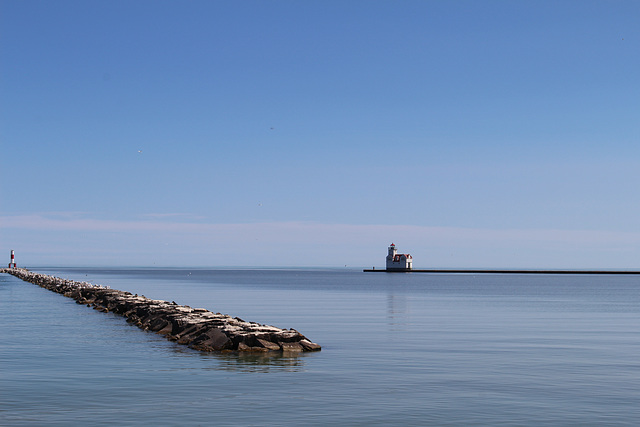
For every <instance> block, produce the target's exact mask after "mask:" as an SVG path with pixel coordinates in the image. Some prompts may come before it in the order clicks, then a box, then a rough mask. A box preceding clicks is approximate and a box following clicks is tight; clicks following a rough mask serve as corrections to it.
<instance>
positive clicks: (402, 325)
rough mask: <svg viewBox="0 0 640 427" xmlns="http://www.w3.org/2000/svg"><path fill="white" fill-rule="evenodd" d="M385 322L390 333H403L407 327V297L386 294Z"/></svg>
mask: <svg viewBox="0 0 640 427" xmlns="http://www.w3.org/2000/svg"><path fill="white" fill-rule="evenodd" d="M387 322H388V324H389V329H390V330H391V331H404V330H405V329H406V325H407V297H406V296H405V295H394V294H391V293H390V294H387Z"/></svg>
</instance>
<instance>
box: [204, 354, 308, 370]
mask: <svg viewBox="0 0 640 427" xmlns="http://www.w3.org/2000/svg"><path fill="white" fill-rule="evenodd" d="M317 354H318V353H277V352H275V353H251V352H231V353H215V352H212V353H200V357H201V358H203V359H205V360H206V359H215V360H216V361H217V362H218V364H217V365H216V366H211V367H210V368H208V369H214V370H223V371H236V372H238V371H239V372H260V373H269V372H302V371H303V370H304V366H305V360H304V359H305V358H307V357H313V356H315V355H317Z"/></svg>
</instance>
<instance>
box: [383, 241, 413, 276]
mask: <svg viewBox="0 0 640 427" xmlns="http://www.w3.org/2000/svg"><path fill="white" fill-rule="evenodd" d="M412 269H413V257H412V256H411V255H410V254H399V253H398V250H397V249H396V245H395V244H393V243H392V244H391V245H389V253H388V255H387V271H411V270H412Z"/></svg>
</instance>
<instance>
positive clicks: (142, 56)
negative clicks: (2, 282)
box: [0, 0, 640, 268]
mask: <svg viewBox="0 0 640 427" xmlns="http://www.w3.org/2000/svg"><path fill="white" fill-rule="evenodd" d="M639 19H640V3H638V2H636V1H549V2H546V1H536V2H524V1H462V0H461V1H375V0H374V1H303V2H301V1H239V2H228V1H190V2H177V1H156V0H154V1H134V2H129V1H118V0H116V1H113V0H111V1H92V2H86V1H64V0H61V1H56V2H49V1H29V0H28V1H6V0H5V1H1V2H0V43H1V44H0V55H1V58H2V63H1V74H0V77H1V79H0V85H1V91H2V92H1V94H2V96H1V98H2V102H1V103H0V108H1V117H0V120H1V122H0V144H1V146H0V147H1V150H2V153H1V154H0V166H1V169H0V179H1V181H2V185H1V188H0V250H2V251H6V253H7V259H8V253H9V250H10V249H15V250H16V254H17V261H18V263H19V264H22V265H32V266H35V265H63V266H74V265H96V266H101V265H114V266H131V265H139V266H152V265H157V266H161V265H162V266H180V265H190V266H211V267H216V266H344V265H347V266H351V267H359V266H364V267H370V266H373V265H378V266H382V265H383V260H384V256H385V255H386V247H387V245H388V244H389V243H391V242H395V243H396V245H398V247H399V250H400V251H401V252H410V253H411V254H412V255H413V256H414V266H415V267H416V268H429V267H462V268H463V267H504V268H587V267H588V268H638V267H640V265H639V261H638V260H639V259H640V224H639V221H638V218H640V203H638V200H637V197H636V194H637V188H639V184H640V180H639V174H640V172H639V171H640V144H639V142H640V120H639V113H640V108H639V107H640V102H639V100H640V83H639V80H638V76H639V75H640V55H639V53H640V27H638V25H637V23H638V21H639ZM7 262H8V261H7Z"/></svg>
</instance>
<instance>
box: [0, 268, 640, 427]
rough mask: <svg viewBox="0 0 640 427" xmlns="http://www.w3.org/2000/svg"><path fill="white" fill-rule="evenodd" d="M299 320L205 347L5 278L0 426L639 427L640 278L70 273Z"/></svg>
mask: <svg viewBox="0 0 640 427" xmlns="http://www.w3.org/2000/svg"><path fill="white" fill-rule="evenodd" d="M32 270H33V271H37V272H42V273H46V274H53V275H56V276H60V277H67V278H71V279H75V280H86V281H91V282H93V283H99V284H103V285H109V286H111V287H112V288H116V289H121V290H126V291H130V292H133V293H138V294H143V295H146V296H147V297H150V298H156V299H164V300H168V301H176V302H177V303H179V304H186V305H191V306H193V307H204V308H207V309H209V310H211V311H214V312H222V313H225V314H231V315H233V316H238V317H241V318H243V319H245V320H250V321H255V322H259V323H267V324H271V325H275V326H279V327H284V328H290V327H291V328H295V329H297V330H299V331H300V332H302V333H303V334H305V335H306V336H307V337H309V338H310V339H311V340H312V341H315V342H317V343H319V344H321V345H322V346H323V350H322V352H319V353H305V354H302V355H299V356H297V357H282V356H280V357H273V356H272V357H261V356H252V355H220V354H202V353H199V352H195V351H192V350H189V349H188V348H185V347H183V346H179V345H177V344H174V343H171V342H169V341H166V340H165V339H164V338H162V337H160V336H158V335H156V334H153V333H147V332H143V331H141V330H140V329H138V328H136V327H134V326H131V325H129V324H127V323H126V322H125V320H124V318H122V317H118V316H115V315H112V314H104V313H100V312H97V311H95V310H92V309H90V308H87V307H86V306H82V305H78V304H76V303H75V302H74V301H73V300H71V299H69V298H65V297H63V296H60V295H58V294H55V293H53V292H50V291H46V290H43V289H41V288H39V287H37V286H35V285H31V284H28V283H26V282H22V281H20V280H18V279H16V278H14V277H12V276H9V275H6V274H3V275H0V325H1V326H0V342H1V346H0V424H2V425H7V426H23V425H33V426H35V425H49V426H55V425H60V426H68V425H82V426H84V425H152V424H155V425H162V426H173V425H175V426H183V425H233V426H236V425H240V426H243V425H258V426H260V425H273V426H275V425H289V426H293V425H295V426H298V425H327V424H329V425H385V426H386V425H434V426H440V425H443V426H444V425H452V426H460V425H476V426H477V425H485V426H499V425H509V426H530V425H536V426H540V425H549V426H578V425H580V426H585V425H596V426H597V425H600V426H616V425H617V426H636V425H640V277H638V276H534V275H476V276H473V275H462V274H460V275H429V274H417V273H414V274H384V273H362V272H361V271H356V270H347V269H344V270H275V269H274V270H204V269H53V268H32Z"/></svg>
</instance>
